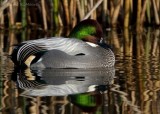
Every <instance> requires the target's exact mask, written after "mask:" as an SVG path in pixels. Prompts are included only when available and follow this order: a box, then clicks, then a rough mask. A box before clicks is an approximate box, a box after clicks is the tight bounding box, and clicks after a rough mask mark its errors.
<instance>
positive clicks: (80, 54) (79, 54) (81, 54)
mask: <svg viewBox="0 0 160 114" xmlns="http://www.w3.org/2000/svg"><path fill="white" fill-rule="evenodd" d="M83 55H85V54H84V53H78V54H76V55H75V56H83Z"/></svg>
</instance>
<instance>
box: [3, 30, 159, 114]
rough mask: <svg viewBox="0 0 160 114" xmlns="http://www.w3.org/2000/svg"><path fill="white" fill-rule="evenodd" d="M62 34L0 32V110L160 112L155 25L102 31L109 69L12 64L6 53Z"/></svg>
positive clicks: (10, 113) (36, 113)
mask: <svg viewBox="0 0 160 114" xmlns="http://www.w3.org/2000/svg"><path fill="white" fill-rule="evenodd" d="M67 33H68V32H66V31H65V33H64V32H63V30H62V31H59V33H56V34H54V32H52V31H48V32H47V33H45V32H43V31H40V30H30V29H29V30H19V31H16V30H11V31H1V32H0V46H1V48H0V102H1V104H0V114H84V113H85V114H88V113H89V114H120V113H121V114H141V113H143V114H160V65H159V63H160V39H159V38H160V30H158V29H150V28H148V29H144V32H143V33H141V34H135V33H134V32H133V31H129V30H122V31H120V32H119V31H118V32H117V31H109V32H107V33H106V34H105V37H106V42H107V43H108V44H110V46H111V48H112V49H113V51H114V53H115V55H116V64H115V67H114V68H108V69H90V70H84V69H83V70H76V69H72V70H71V69H65V70H62V69H59V70H33V71H31V70H30V69H26V70H20V69H14V65H13V63H12V61H11V60H10V58H9V54H10V53H11V51H12V49H13V47H12V45H13V44H18V43H20V42H22V41H24V40H29V39H35V38H42V37H49V36H64V35H66V34H67ZM53 77H54V78H53Z"/></svg>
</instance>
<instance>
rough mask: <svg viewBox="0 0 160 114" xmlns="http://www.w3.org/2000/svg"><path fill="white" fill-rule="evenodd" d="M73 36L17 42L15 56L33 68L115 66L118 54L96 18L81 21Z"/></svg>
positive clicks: (18, 63)
mask: <svg viewBox="0 0 160 114" xmlns="http://www.w3.org/2000/svg"><path fill="white" fill-rule="evenodd" d="M68 37H70V38H62V37H58V38H57V37H52V38H42V39H37V40H29V41H25V42H22V43H21V44H20V45H17V46H16V47H15V48H14V49H13V52H12V55H11V58H12V61H13V62H14V63H15V65H16V66H20V67H22V66H27V67H31V68H99V67H112V66H114V63H115V57H114V54H113V52H112V51H111V49H110V48H109V47H108V46H107V45H106V44H105V42H104V41H103V38H102V37H103V31H102V28H101V26H100V24H99V23H98V22H97V21H96V20H92V19H87V20H83V21H81V22H80V23H79V24H78V25H77V26H75V27H74V28H73V30H72V31H71V33H70V34H69V36H68Z"/></svg>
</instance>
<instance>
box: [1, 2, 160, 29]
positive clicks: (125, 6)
mask: <svg viewBox="0 0 160 114" xmlns="http://www.w3.org/2000/svg"><path fill="white" fill-rule="evenodd" d="M0 2H1V3H0V28H1V29H5V28H23V27H39V28H42V29H44V30H47V29H56V28H57V27H60V26H70V27H73V26H75V24H76V23H77V22H79V21H81V20H83V19H86V18H88V17H90V18H93V19H97V20H98V21H99V22H101V23H103V25H105V27H107V26H109V27H125V28H128V27H132V26H133V27H136V30H137V31H139V30H141V28H142V27H143V26H159V25H160V19H159V17H160V1H159V0H0ZM86 16H87V17H86Z"/></svg>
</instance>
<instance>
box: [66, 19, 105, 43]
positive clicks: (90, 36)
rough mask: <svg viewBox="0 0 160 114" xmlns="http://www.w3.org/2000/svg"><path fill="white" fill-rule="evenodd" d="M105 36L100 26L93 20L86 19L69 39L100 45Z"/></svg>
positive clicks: (75, 28) (72, 32)
mask: <svg viewBox="0 0 160 114" xmlns="http://www.w3.org/2000/svg"><path fill="white" fill-rule="evenodd" d="M102 36H103V30H102V28H101V26H100V24H99V23H98V22H97V21H96V20H93V19H86V20H83V21H81V22H80V23H78V24H77V25H76V26H75V27H74V28H73V30H72V31H71V33H70V34H69V36H68V37H70V38H77V39H81V40H83V41H86V42H92V43H95V44H98V43H99V42H100V40H101V38H102Z"/></svg>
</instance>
